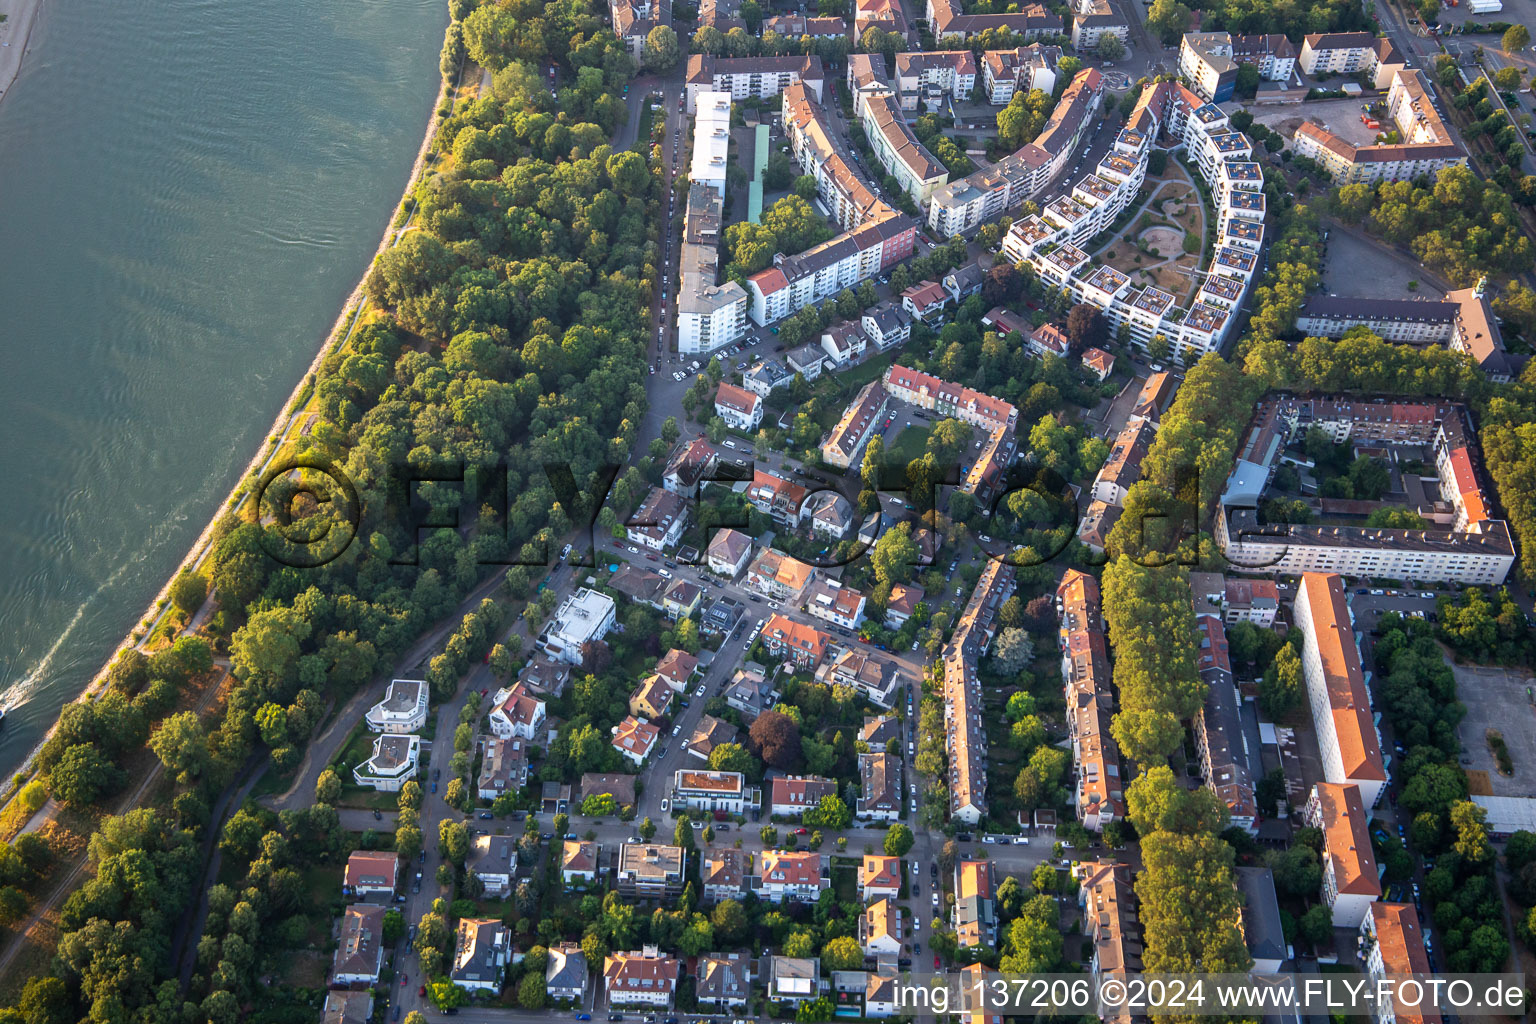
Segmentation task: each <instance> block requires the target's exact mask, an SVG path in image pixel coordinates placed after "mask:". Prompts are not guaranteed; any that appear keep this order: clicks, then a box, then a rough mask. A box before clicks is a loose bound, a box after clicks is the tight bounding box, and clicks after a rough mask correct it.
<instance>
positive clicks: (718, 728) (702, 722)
mask: <svg viewBox="0 0 1536 1024" xmlns="http://www.w3.org/2000/svg"><path fill="white" fill-rule="evenodd" d="M736 737H737V730H736V727H735V726H734V725H732V724H730V723H729V722H725V721H722V720H720V719H718V718H716V717H715V716H714V715H701V716H700V717H699V724H698V725H696V726H694V729H693V733H692V735H690V736H689V737H688V742H687V743H686V744H684V746H683V749H684V750H686V751H687V752H688V754H689V756H691V757H697V758H699V759H700V760H702V761H708V760H709V755H710V754H712V753H714V750H715V748H716V747H718V746H720V745H721V744H722V743H735V742H736Z"/></svg>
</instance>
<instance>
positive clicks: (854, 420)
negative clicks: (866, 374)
mask: <svg viewBox="0 0 1536 1024" xmlns="http://www.w3.org/2000/svg"><path fill="white" fill-rule="evenodd" d="M888 398H889V396H888V395H887V394H886V392H885V388H884V387H882V386H881V384H880V382H879V381H878V380H872V381H870V382H869V383H868V384H865V385H864V387H863V388H862V389H861V390H860V391H859V393H858V395H857V397H855V398H854V400H853V401H852V402H850V403H849V404H848V408H847V409H845V410H843V415H842V418H841V419H839V420H838V421H837V426H835V427H833V428H832V433H830V434H828V435H827V439H826V440H825V441H824V442H822V445H821V457H822V460H823V461H824V462H826V463H827V465H829V466H836V467H837V468H839V469H847V468H848V467H850V466H852V465H853V464H854V463H855V462H857V461H858V460H859V459H860V458H861V457H862V455H861V453H862V452H863V451H864V445H865V444H866V443H867V442H868V441H869V439H870V437H871V436H872V435H873V434H874V432H875V429H876V427H878V426H879V423H880V417H881V416H883V415H884V414H885V405H886V401H887V400H888Z"/></svg>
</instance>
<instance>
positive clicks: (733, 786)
mask: <svg viewBox="0 0 1536 1024" xmlns="http://www.w3.org/2000/svg"><path fill="white" fill-rule="evenodd" d="M762 802H763V793H762V790H760V789H758V788H757V787H756V786H749V785H747V777H746V776H745V775H743V774H742V773H741V772H700V771H691V770H689V769H686V768H683V769H679V770H678V771H676V772H673V773H672V806H673V807H686V808H688V809H689V810H694V811H726V812H729V813H731V814H745V813H746V812H748V811H751V810H756V809H757V808H758V807H761V806H762Z"/></svg>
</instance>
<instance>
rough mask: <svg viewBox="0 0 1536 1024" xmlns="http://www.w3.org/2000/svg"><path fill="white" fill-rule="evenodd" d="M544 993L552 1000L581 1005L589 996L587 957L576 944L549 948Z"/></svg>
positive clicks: (567, 943)
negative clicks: (567, 1001)
mask: <svg viewBox="0 0 1536 1024" xmlns="http://www.w3.org/2000/svg"><path fill="white" fill-rule="evenodd" d="M544 992H545V994H546V995H547V996H549V998H551V999H564V1000H569V1001H570V1002H573V1003H579V1002H581V1001H582V999H584V998H585V997H586V994H587V955H586V954H585V953H583V952H582V951H581V947H580V946H578V945H576V944H575V943H574V942H563V943H560V944H558V945H554V946H550V947H549V960H548V961H547V962H546V963H545V964H544Z"/></svg>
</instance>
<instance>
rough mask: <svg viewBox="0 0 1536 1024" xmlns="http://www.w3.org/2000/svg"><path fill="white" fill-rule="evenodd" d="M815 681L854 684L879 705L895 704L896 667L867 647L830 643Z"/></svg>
mask: <svg viewBox="0 0 1536 1024" xmlns="http://www.w3.org/2000/svg"><path fill="white" fill-rule="evenodd" d="M816 681H817V682H818V683H821V684H822V685H823V686H851V687H853V688H854V689H855V690H857V691H858V692H859V695H860V696H861V697H863V698H865V699H866V700H868V701H869V702H870V703H871V704H874V705H876V706H877V707H882V708H892V707H895V706H896V699H897V696H898V694H897V690H896V667H895V666H894V665H893V664H892V663H891V662H889V661H887V660H885V659H883V658H878V657H875V654H874V652H873V651H870V650H868V649H867V648H863V647H858V646H855V645H853V644H842V643H835V642H834V643H832V644H830V645H829V646H828V648H827V653H826V657H825V658H824V659H823V660H822V663H821V665H820V666H819V667H818V668H817V669H816Z"/></svg>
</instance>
